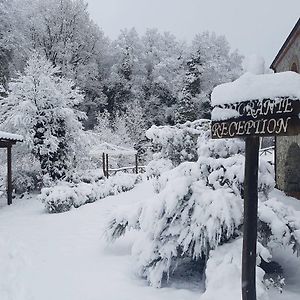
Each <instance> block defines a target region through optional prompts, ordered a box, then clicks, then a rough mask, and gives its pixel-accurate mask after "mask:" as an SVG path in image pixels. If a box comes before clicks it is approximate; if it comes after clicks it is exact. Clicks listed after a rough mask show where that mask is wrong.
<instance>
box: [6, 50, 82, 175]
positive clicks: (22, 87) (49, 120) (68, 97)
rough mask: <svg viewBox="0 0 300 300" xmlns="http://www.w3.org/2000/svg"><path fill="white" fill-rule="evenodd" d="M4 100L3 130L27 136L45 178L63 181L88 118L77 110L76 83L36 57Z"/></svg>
mask: <svg viewBox="0 0 300 300" xmlns="http://www.w3.org/2000/svg"><path fill="white" fill-rule="evenodd" d="M9 89H10V93H9V95H8V97H7V98H3V99H2V102H3V103H2V105H1V113H2V115H4V122H3V124H2V126H3V127H4V128H8V129H9V130H12V131H16V132H18V133H20V134H22V135H23V136H24V140H25V143H26V145H27V146H28V148H29V150H30V151H31V153H32V154H33V155H34V156H35V157H36V158H37V159H38V161H39V162H40V166H41V169H42V173H43V175H48V176H50V178H51V179H52V180H57V179H61V178H62V177H64V175H65V174H66V170H67V169H68V168H69V167H70V166H71V165H72V163H73V161H74V156H75V154H76V143H80V133H81V131H82V123H81V122H80V120H81V119H84V118H85V114H84V113H82V112H79V111H78V110H76V108H75V106H76V105H78V104H79V103H80V102H82V101H83V95H82V94H81V93H80V91H79V90H78V89H77V88H76V87H74V83H73V82H72V81H70V80H67V79H65V78H63V77H61V71H60V69H59V68H58V67H54V66H53V65H52V63H51V62H50V61H49V60H47V59H46V58H45V57H43V56H40V55H38V54H34V55H33V56H32V57H31V58H30V59H29V60H28V64H27V66H26V68H25V71H24V74H23V75H20V76H19V77H18V78H17V79H16V80H15V81H14V82H12V83H11V84H10V85H9Z"/></svg>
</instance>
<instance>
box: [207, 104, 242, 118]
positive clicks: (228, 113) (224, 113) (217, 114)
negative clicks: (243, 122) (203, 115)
mask: <svg viewBox="0 0 300 300" xmlns="http://www.w3.org/2000/svg"><path fill="white" fill-rule="evenodd" d="M238 117H240V114H239V113H238V112H237V111H236V110H234V109H230V108H220V107H215V108H214V109H213V110H212V112H211V119H212V120H214V121H223V120H227V119H231V118H238Z"/></svg>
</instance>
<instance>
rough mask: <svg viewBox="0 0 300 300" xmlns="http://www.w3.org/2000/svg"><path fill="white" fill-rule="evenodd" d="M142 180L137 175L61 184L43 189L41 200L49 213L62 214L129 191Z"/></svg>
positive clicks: (118, 175)
mask: <svg viewBox="0 0 300 300" xmlns="http://www.w3.org/2000/svg"><path fill="white" fill-rule="evenodd" d="M140 180H141V177H140V176H138V175H135V174H123V173H122V174H121V173H119V174H117V175H115V176H113V177H110V178H109V179H103V180H99V181H94V182H91V183H86V182H79V183H77V184H74V183H69V182H65V181H64V182H60V183H58V184H57V185H55V186H52V187H48V188H43V189H42V191H41V195H40V196H39V198H40V200H41V201H42V202H43V203H44V204H45V207H46V210H47V211H48V212H49V213H60V212H65V211H68V210H70V209H71V207H79V206H82V205H84V204H86V203H92V202H95V201H97V200H99V199H102V198H105V197H107V196H110V195H116V194H119V193H122V192H126V191H129V190H131V189H133V188H134V186H135V185H136V184H137V183H138V182H139V181H140Z"/></svg>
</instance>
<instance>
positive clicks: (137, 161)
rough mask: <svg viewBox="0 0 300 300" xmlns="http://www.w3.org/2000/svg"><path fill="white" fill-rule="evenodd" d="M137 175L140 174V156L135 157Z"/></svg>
mask: <svg viewBox="0 0 300 300" xmlns="http://www.w3.org/2000/svg"><path fill="white" fill-rule="evenodd" d="M135 173H136V174H138V173H139V160H138V154H136V155H135Z"/></svg>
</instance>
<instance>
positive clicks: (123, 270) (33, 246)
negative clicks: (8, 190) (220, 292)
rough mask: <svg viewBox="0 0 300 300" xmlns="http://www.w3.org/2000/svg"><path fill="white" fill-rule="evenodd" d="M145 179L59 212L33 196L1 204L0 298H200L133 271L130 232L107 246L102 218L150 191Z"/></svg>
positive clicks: (67, 299)
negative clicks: (158, 286)
mask: <svg viewBox="0 0 300 300" xmlns="http://www.w3.org/2000/svg"><path fill="white" fill-rule="evenodd" d="M151 193H152V191H151V187H150V184H149V183H146V184H144V183H143V184H140V185H139V186H138V187H136V188H135V189H134V190H132V191H130V192H127V193H123V194H121V195H118V196H114V197H108V198H105V199H103V200H102V201H98V202H96V203H93V204H89V205H85V206H83V207H81V208H79V209H73V210H72V211H70V212H67V213H64V214H53V215H49V214H46V213H44V211H43V206H42V204H41V203H40V202H39V201H37V200H20V201H19V202H18V203H16V204H14V205H12V206H10V207H2V208H1V209H0V299H1V300H8V299H9V300H21V299H22V300H54V299H55V300H96V299H97V300H100V299H105V300H117V299H118V300H127V299H128V300H135V299H143V300H148V299H149V300H150V299H157V300H165V299H174V300H176V299H178V300H179V299H180V300H185V299H189V300H193V299H199V291H189V290H185V289H175V288H163V289H155V288H151V287H148V286H147V284H146V283H145V282H144V281H143V280H141V279H138V278H135V277H134V275H133V274H134V272H133V271H132V266H131V263H132V258H131V256H130V237H129V239H126V240H124V239H123V240H121V241H119V242H118V243H117V244H116V245H114V246H110V247H107V246H106V244H105V242H104V241H103V240H102V239H101V233H102V232H103V228H104V226H105V220H106V218H107V217H108V216H109V214H110V212H111V211H112V210H113V208H114V207H115V206H117V205H118V204H121V203H122V204H125V203H132V202H135V201H138V200H139V199H140V198H141V197H142V199H143V198H144V197H145V195H151Z"/></svg>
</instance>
